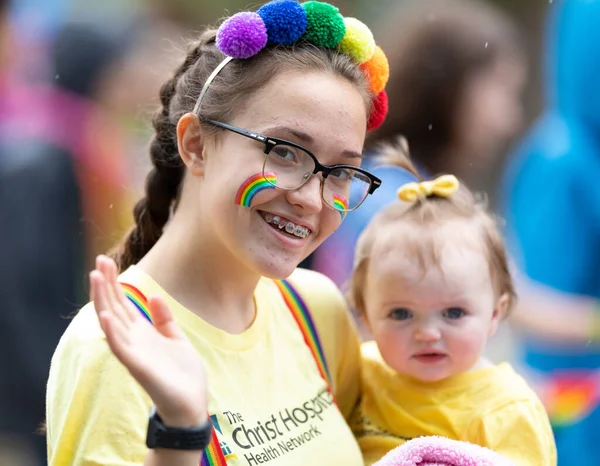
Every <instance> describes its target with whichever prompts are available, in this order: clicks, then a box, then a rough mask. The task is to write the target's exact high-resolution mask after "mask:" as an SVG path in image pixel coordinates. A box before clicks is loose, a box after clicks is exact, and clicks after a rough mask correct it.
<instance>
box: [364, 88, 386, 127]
mask: <svg viewBox="0 0 600 466" xmlns="http://www.w3.org/2000/svg"><path fill="white" fill-rule="evenodd" d="M387 113H388V96H387V93H386V92H385V91H381V92H380V93H379V94H378V95H377V97H375V100H373V108H372V109H371V114H370V115H369V121H367V131H374V130H376V129H377V128H379V127H380V126H381V124H382V123H383V122H384V121H385V117H386V116H387Z"/></svg>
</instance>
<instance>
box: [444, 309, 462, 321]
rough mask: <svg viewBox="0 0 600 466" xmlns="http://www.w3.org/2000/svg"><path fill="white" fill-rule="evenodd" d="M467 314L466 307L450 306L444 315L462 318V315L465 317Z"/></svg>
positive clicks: (450, 317) (451, 317)
mask: <svg viewBox="0 0 600 466" xmlns="http://www.w3.org/2000/svg"><path fill="white" fill-rule="evenodd" d="M465 314H466V312H465V311H464V309H461V308H460V307H450V308H448V309H446V310H445V311H444V317H446V318H448V319H453V320H456V319H460V318H461V317H464V316H465Z"/></svg>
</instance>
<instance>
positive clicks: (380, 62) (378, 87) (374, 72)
mask: <svg viewBox="0 0 600 466" xmlns="http://www.w3.org/2000/svg"><path fill="white" fill-rule="evenodd" d="M360 67H361V68H362V70H363V71H364V72H365V74H366V75H367V77H368V78H369V83H370V84H371V91H372V92H373V94H375V95H379V94H380V93H381V91H383V90H384V89H385V85H386V84H387V82H388V79H389V78H390V64H389V63H388V60H387V57H386V56H385V53H383V50H381V47H379V46H378V45H377V46H375V52H374V53H373V56H372V57H371V59H370V60H369V61H367V62H365V63H363V64H362V65H360Z"/></svg>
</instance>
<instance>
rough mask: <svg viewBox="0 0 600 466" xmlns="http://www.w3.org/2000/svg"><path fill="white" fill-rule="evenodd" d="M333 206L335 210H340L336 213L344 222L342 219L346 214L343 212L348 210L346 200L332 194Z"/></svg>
mask: <svg viewBox="0 0 600 466" xmlns="http://www.w3.org/2000/svg"><path fill="white" fill-rule="evenodd" d="M333 205H334V207H335V208H336V209H342V210H338V212H339V214H340V215H341V216H342V220H344V217H346V214H347V213H348V212H345V210H346V209H348V200H347V199H346V198H345V197H342V196H340V195H338V194H334V195H333Z"/></svg>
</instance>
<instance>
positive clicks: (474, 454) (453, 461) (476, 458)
mask: <svg viewBox="0 0 600 466" xmlns="http://www.w3.org/2000/svg"><path fill="white" fill-rule="evenodd" d="M373 466H515V464H514V463H513V462H512V461H510V460H508V459H506V458H504V457H503V456H501V455H499V454H498V453H496V452H494V451H492V450H490V449H488V448H484V447H481V446H479V445H474V444H472V443H467V442H460V441H458V440H451V439H448V438H444V437H419V438H415V439H412V440H409V441H408V442H406V443H404V444H403V445H401V446H399V447H398V448H395V449H394V450H392V451H390V452H389V453H388V454H387V455H385V456H384V457H383V458H382V459H381V460H379V461H378V462H377V463H375V464H374V465H373Z"/></svg>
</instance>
